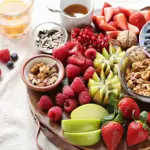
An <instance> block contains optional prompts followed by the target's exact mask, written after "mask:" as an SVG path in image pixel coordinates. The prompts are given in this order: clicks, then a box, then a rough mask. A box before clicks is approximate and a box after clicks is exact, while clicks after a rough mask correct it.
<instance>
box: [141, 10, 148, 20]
mask: <svg viewBox="0 0 150 150" xmlns="http://www.w3.org/2000/svg"><path fill="white" fill-rule="evenodd" d="M140 13H141V14H143V16H144V18H145V21H146V22H148V21H150V10H145V11H140Z"/></svg>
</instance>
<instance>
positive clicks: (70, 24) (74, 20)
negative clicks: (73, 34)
mask: <svg viewBox="0 0 150 150" xmlns="http://www.w3.org/2000/svg"><path fill="white" fill-rule="evenodd" d="M72 4H81V5H83V6H85V7H87V8H88V13H87V14H85V15H84V16H81V17H70V16H68V15H65V14H64V13H61V14H60V19H61V25H62V26H63V27H65V29H66V30H67V31H68V32H70V31H71V29H72V28H75V27H81V26H85V25H89V24H91V22H92V17H93V13H94V2H93V0H61V1H60V10H62V11H64V9H65V8H66V7H67V6H69V5H72Z"/></svg>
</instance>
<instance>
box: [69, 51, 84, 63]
mask: <svg viewBox="0 0 150 150" xmlns="http://www.w3.org/2000/svg"><path fill="white" fill-rule="evenodd" d="M67 62H68V64H74V65H83V64H84V63H85V57H84V56H83V55H82V53H81V52H79V51H77V52H76V53H75V55H72V56H70V57H68V60H67Z"/></svg>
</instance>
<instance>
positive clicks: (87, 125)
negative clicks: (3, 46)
mask: <svg viewBox="0 0 150 150" xmlns="http://www.w3.org/2000/svg"><path fill="white" fill-rule="evenodd" d="M71 8H72V9H69V6H68V8H67V12H66V13H69V12H70V11H71V10H74V11H77V10H76V9H75V8H74V6H71ZM81 8H83V7H81ZM84 9H86V7H85V6H84ZM64 10H65V9H64ZM87 10H88V9H87ZM78 11H80V13H81V14H82V15H83V16H84V15H86V13H88V11H87V12H86V11H82V10H80V9H79V10H78ZM82 12H83V13H82ZM71 14H73V15H75V13H72V12H71ZM73 17H76V16H72V18H73ZM91 21H92V22H91V24H88V25H84V26H82V27H78V26H77V27H72V29H71V31H70V33H68V34H69V35H70V37H71V38H70V39H69V40H68V41H67V40H66V39H67V37H68V35H67V32H66V30H65V28H64V27H61V26H60V25H58V24H55V23H47V25H46V26H45V27H46V28H45V27H44V28H43V29H39V28H38V29H36V33H35V34H34V35H35V36H36V35H37V37H36V38H35V39H36V40H35V44H36V46H37V47H39V50H41V51H44V52H47V51H48V50H50V52H52V53H51V55H52V56H50V54H49V55H48V54H41V55H37V56H34V57H32V58H31V59H29V60H28V61H27V62H26V63H25V64H24V65H23V67H22V70H21V76H22V79H23V81H24V83H25V84H26V85H27V92H28V99H29V106H30V108H31V111H32V113H33V115H34V117H35V118H36V120H37V122H38V123H39V129H41V130H42V131H43V132H44V134H45V135H46V136H47V137H48V138H49V139H50V140H51V141H52V142H53V143H54V144H55V145H56V146H58V147H60V148H61V149H68V150H78V149H85V150H93V149H96V150H106V149H108V150H127V149H128V150H149V149H150V141H149V133H150V127H149V125H150V107H149V103H150V54H149V44H150V36H146V37H147V38H146V39H145V40H146V44H145V47H144V46H139V43H140V42H139V40H140V39H139V35H140V34H142V30H143V29H144V28H145V26H146V25H149V23H148V22H149V21H150V10H140V11H138V10H132V9H127V8H123V7H119V6H118V7H113V6H112V5H111V4H109V3H107V2H105V3H104V5H103V7H102V9H101V11H100V10H99V12H98V15H97V13H95V14H94V15H93V17H92V20H91ZM54 24H55V28H49V26H52V25H54ZM42 26H44V24H42ZM38 27H40V26H38ZM146 28H148V27H146ZM149 31H150V26H149V29H147V32H146V34H147V33H149ZM40 48H41V49H40ZM50 52H47V53H50ZM17 59H18V55H17V54H16V53H14V54H12V55H10V52H9V50H8V49H7V50H1V51H0V60H1V61H2V62H3V63H5V64H6V65H7V67H8V68H10V69H12V68H13V65H14V61H16V60H17ZM1 74H2V71H1V70H0V76H1ZM38 146H39V145H38ZM39 147H40V146H39Z"/></svg>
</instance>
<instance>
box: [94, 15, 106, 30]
mask: <svg viewBox="0 0 150 150" xmlns="http://www.w3.org/2000/svg"><path fill="white" fill-rule="evenodd" d="M102 20H105V17H104V16H93V19H92V21H93V23H94V25H95V26H96V27H98V26H99V24H100V23H101V21H102Z"/></svg>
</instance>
